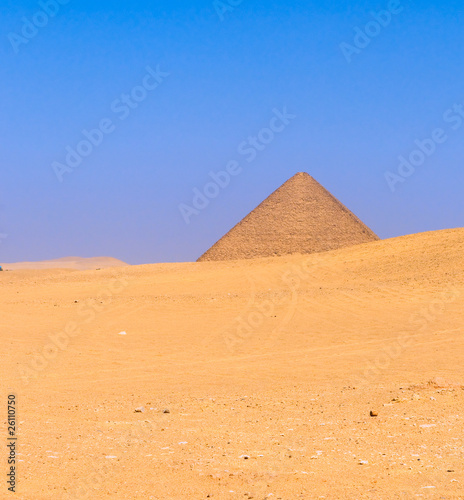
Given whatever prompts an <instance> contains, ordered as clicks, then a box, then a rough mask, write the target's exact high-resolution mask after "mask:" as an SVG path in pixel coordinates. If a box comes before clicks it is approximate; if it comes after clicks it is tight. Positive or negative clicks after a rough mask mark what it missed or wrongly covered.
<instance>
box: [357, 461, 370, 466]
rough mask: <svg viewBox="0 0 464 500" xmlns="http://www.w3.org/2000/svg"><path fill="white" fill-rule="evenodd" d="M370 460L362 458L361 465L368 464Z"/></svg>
mask: <svg viewBox="0 0 464 500" xmlns="http://www.w3.org/2000/svg"><path fill="white" fill-rule="evenodd" d="M368 463H369V462H368V461H367V460H360V461H359V465H367V464H368Z"/></svg>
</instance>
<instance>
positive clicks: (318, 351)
mask: <svg viewBox="0 0 464 500" xmlns="http://www.w3.org/2000/svg"><path fill="white" fill-rule="evenodd" d="M99 267H101V266H99ZM463 267H464V229H453V230H446V231H438V232H430V233H423V234H417V235H411V236H404V237H400V238H394V239H390V240H384V241H374V242H370V243H365V244H361V245H357V246H352V247H350V248H344V249H339V250H334V251H330V252H325V253H318V254H311V255H292V256H283V257H274V258H271V257H269V258H263V259H247V260H243V261H226V262H200V263H185V264H160V265H147V266H128V267H119V268H118V267H113V268H110V269H103V270H101V271H98V272H97V271H95V270H86V271H78V272H72V273H71V272H68V273H56V272H54V271H42V272H41V273H40V279H38V275H37V273H35V272H32V271H31V272H28V271H23V272H20V273H0V283H1V286H0V303H1V304H2V305H3V308H4V311H5V312H4V313H2V319H1V323H2V333H3V336H4V344H5V345H6V346H5V347H6V352H7V354H8V356H7V358H6V361H4V362H3V363H2V364H1V372H0V374H1V377H2V380H3V381H5V391H4V394H5V397H6V390H7V389H6V388H11V389H10V390H12V391H15V392H16V393H17V395H18V408H19V410H18V411H19V415H20V421H21V423H20V436H19V441H18V446H19V448H18V449H19V451H20V453H21V454H22V455H21V456H20V457H19V458H21V459H22V460H24V461H23V462H21V463H20V467H19V478H18V479H19V483H18V484H19V493H18V498H21V499H23V498H24V499H34V500H41V499H49V498H57V499H61V498H63V499H66V498H89V499H90V498H91V499H93V498H121V499H122V498H134V499H159V500H167V499H176V500H178V499H203V498H208V495H209V498H213V499H239V498H245V499H247V498H254V499H260V500H261V499H264V498H272V499H278V498H280V499H285V500H294V499H299V498H303V499H314V498H327V499H345V498H347V499H390V498H391V499H393V498H395V499H396V498H405V499H410V498H446V499H453V498H464V486H463V485H464V474H463V472H462V462H463V458H464V456H463V454H464V449H463V439H464V436H463V433H464V431H463V429H464V422H463V418H464V415H463V413H462V408H464V390H463V388H464V365H463V362H462V360H463V355H464V331H463V329H464V327H463V321H462V320H463V312H462V311H463V308H464V277H463ZM122 332H125V334H124V335H121V333H122ZM5 401H6V399H5ZM138 407H143V408H144V411H143V412H135V409H136V408H138ZM165 410H169V413H168V412H166V411H165ZM371 410H372V411H375V412H378V416H376V417H371V416H370V415H369V414H370V411H371ZM70 422H72V425H71V424H70ZM271 494H272V496H271Z"/></svg>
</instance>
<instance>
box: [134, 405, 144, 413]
mask: <svg viewBox="0 0 464 500" xmlns="http://www.w3.org/2000/svg"><path fill="white" fill-rule="evenodd" d="M144 411H145V408H144V407H143V406H139V407H138V408H136V409H135V410H134V413H143V412H144Z"/></svg>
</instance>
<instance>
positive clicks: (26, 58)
mask: <svg viewBox="0 0 464 500" xmlns="http://www.w3.org/2000/svg"><path fill="white" fill-rule="evenodd" d="M48 2H51V3H46V1H45V0H44V2H36V1H24V0H16V1H14V2H13V1H10V0H3V2H2V7H1V14H2V15H1V16H0V40H1V42H0V54H1V65H0V134H1V141H0V168H1V183H0V261H3V262H15V261H22V260H43V259H52V258H58V257H63V256H70V255H78V256H82V257H90V256H97V255H110V256H114V257H117V258H120V259H122V260H124V261H126V262H128V263H131V264H140V263H149V262H171V261H189V260H195V259H196V258H197V257H198V256H199V255H200V254H201V253H203V252H204V251H205V250H206V249H207V248H208V247H209V246H210V245H211V244H213V243H214V242H215V241H216V240H217V239H218V238H220V237H221V236H222V235H223V234H224V233H225V232H226V231H227V230H229V229H230V228H231V227H232V226H233V225H234V224H235V223H237V222H238V221H239V220H240V219H241V218H242V217H243V216H244V215H246V214H247V213H248V212H249V211H250V210H251V209H253V208H254V207H255V206H256V205H257V204H258V203H260V202H261V201H262V200H263V199H264V198H265V197H266V196H268V195H269V194H270V193H271V192H272V191H274V190H275V189H276V188H277V187H279V186H280V185H281V184H282V183H283V182H284V181H285V180H287V179H288V178H289V177H291V176H292V175H293V174H295V173H296V172H299V171H306V172H308V173H309V174H311V175H312V176H313V177H315V178H316V179H317V180H318V181H319V182H320V183H321V184H323V185H324V186H325V187H326V188H327V189H329V191H331V192H332V193H333V194H334V195H335V196H336V197H337V198H339V199H340V200H341V201H342V202H343V203H344V204H345V205H346V206H348V207H349V208H350V209H351V210H352V211H353V212H354V213H355V214H356V215H358V216H359V217H360V218H361V219H362V220H363V221H364V222H365V223H366V224H367V225H368V226H370V227H371V228H372V229H373V230H374V231H375V232H376V233H377V234H378V235H379V236H380V237H381V238H389V237H393V236H399V235H403V234H409V233H416V232H422V231H428V230H435V229H445V228H451V227H462V226H464V211H463V205H462V191H463V188H462V186H463V181H464V174H463V167H464V141H463V138H464V121H463V122H462V123H459V117H460V111H459V109H460V108H459V107H456V106H459V105H461V104H462V105H463V106H464V85H463V82H464V65H463V64H462V62H463V61H464V32H463V30H462V26H463V21H464V8H463V7H462V5H461V4H460V3H459V2H457V1H449V0H445V1H443V2H440V3H438V2H437V3H435V4H434V3H432V2H416V3H415V4H411V3H406V2H402V1H401V0H395V1H394V2H393V3H392V2H388V1H384V0H382V1H376V2H373V1H370V2H367V1H361V2H356V5H353V4H352V2H348V1H333V0H331V1H325V0H322V1H321V0H319V1H318V2H310V1H308V2H297V1H286V2H283V1H280V2H277V1H274V2H273V1H269V0H267V1H260V0H243V1H242V2H241V3H240V2H239V1H237V0H234V1H232V0H225V1H224V2H222V3H221V2H216V3H215V2H213V1H210V0H204V1H195V0H191V1H189V2H184V1H176V0H171V1H169V2H168V1H158V2H148V1H142V0H134V1H132V2H130V3H128V2H117V1H105V0H101V1H99V2H90V1H84V0H82V1H79V0H69V1H68V2H67V3H66V2H65V0H63V2H62V3H64V4H63V5H62V4H58V2H57V1H56V0H48ZM44 9H45V11H47V10H48V12H49V13H52V14H53V16H52V15H51V14H50V15H45V16H44V15H43V11H44ZM39 12H42V14H40V13H39ZM385 12H387V13H385ZM388 12H389V13H388ZM38 13H39V14H38ZM34 23H35V24H34ZM369 23H370V24H369ZM36 24H38V25H39V26H38V27H37V26H36ZM366 32H367V33H368V34H366ZM24 33H25V34H26V35H27V37H26V36H24ZM359 33H362V34H361V35H359ZM369 33H370V35H369ZM371 35H372V36H371ZM355 36H357V38H356V39H355ZM366 37H367V38H366ZM343 44H344V45H343ZM343 47H344V48H345V49H343ZM346 47H351V49H346ZM347 50H348V52H347ZM347 54H348V55H347ZM147 68H149V69H147ZM149 71H151V74H152V75H155V76H151V77H150V76H148V75H149ZM157 79H158V80H157ZM144 82H145V83H147V84H148V83H149V86H150V90H147V89H146V88H145V87H143V85H144ZM155 86H156V88H153V87H155ZM144 88H145V90H144ZM124 96H126V97H124ZM127 96H129V101H127V100H126V101H125V102H126V104H124V103H123V101H124V99H127ZM134 96H135V98H137V99H138V101H136V100H134V99H135V98H134ZM131 106H132V107H131ZM123 109H124V110H123ZM276 111H277V112H278V113H281V114H282V113H284V115H285V113H287V114H288V115H291V116H292V118H291V119H290V120H287V121H288V123H285V124H284V122H282V121H281V122H279V127H278V128H279V131H278V132H273V135H272V136H270V135H269V132H268V131H266V130H265V129H268V130H269V125H270V123H271V120H272V118H273V117H274V116H276V115H275V113H276ZM463 116H464V115H463ZM122 117H124V119H121V118H122ZM102 120H103V121H104V120H107V122H106V125H107V128H108V129H111V132H105V133H103V132H102V133H101V134H100V135H99V133H98V132H97V133H95V132H94V135H93V137H94V141H95V145H92V144H90V150H89V151H90V153H89V154H88V156H86V157H82V159H81V162H80V164H79V165H78V166H77V167H75V168H74V167H70V166H69V165H67V164H66V155H67V152H68V151H69V150H67V148H68V147H69V148H71V149H73V150H76V148H77V147H78V145H79V144H80V143H81V141H83V140H85V136H84V135H83V131H84V130H85V131H87V132H91V131H92V130H94V129H97V128H98V127H99V126H100V124H101V123H102ZM108 120H109V122H108ZM109 123H111V127H109V126H108V124H109ZM274 123H276V122H274ZM283 125H285V126H283ZM263 129H264V132H263ZM438 129H440V130H441V131H442V133H441V135H440V132H439V131H438V132H436V131H437V130H438ZM95 134H96V135H95ZM433 134H435V135H433ZM432 136H433V137H435V138H440V142H438V141H435V140H433V142H430V140H431V139H430V138H431V137H432ZM254 137H255V138H256V137H258V143H256V142H254V144H258V146H256V147H255V146H253V148H254V149H255V154H254V155H253V160H252V161H248V160H249V159H250V157H251V156H252V155H251V154H249V155H248V156H246V155H245V154H243V151H244V149H246V148H245V147H244V146H243V144H244V142H245V143H246V144H247V148H248V149H249V144H248V142H249V140H250V139H249V138H252V140H253V138H254ZM100 138H101V141H99V139H100ZM261 140H263V141H265V142H266V144H264V142H259V141H261ZM424 140H425V141H426V142H423V141H424ZM416 141H419V144H420V145H421V146H418V143H416ZM427 141H428V142H427ZM85 146H86V145H85V144H84V145H82V144H81V149H80V151H86V152H87V151H88V150H86V149H85ZM240 146H242V149H241V151H242V153H240V151H239V149H238V148H239V147H240ZM87 147H88V144H87ZM420 147H422V149H423V151H424V152H422V153H421V151H420V149H419V148H420ZM415 150H416V153H417V150H418V151H419V152H418V153H417V154H415V155H414V151H415ZM410 155H412V157H411V158H412V160H411V161H413V162H414V163H415V166H414V165H411V163H410V160H409V158H410ZM400 156H402V157H403V158H405V159H406V161H407V162H408V163H409V166H407V167H403V170H402V171H401V173H400V172H399V171H398V165H399V163H400V160H399V157H400ZM56 162H57V163H56ZM58 163H59V164H61V166H62V167H60V168H65V169H66V171H63V170H60V172H61V174H58V175H57V173H56V171H54V169H53V168H52V165H55V166H56V165H57V164H58ZM228 165H235V167H236V170H238V171H239V172H238V173H237V172H236V173H237V175H233V176H230V180H229V182H228V184H227V185H226V186H225V187H220V188H219V193H214V186H213V187H211V186H209V189H210V192H213V193H214V194H217V196H215V197H214V198H211V199H208V201H207V203H208V204H207V206H206V207H205V208H201V209H197V208H195V207H194V206H193V197H194V191H193V190H194V189H195V188H196V189H198V190H199V191H200V192H202V191H203V190H204V188H205V186H207V184H208V183H209V182H211V181H212V179H211V177H210V172H218V171H223V170H225V169H226V167H227V166H228ZM55 170H56V169H55ZM386 172H389V173H390V174H392V175H393V177H391V176H390V184H389V182H387V179H386V177H385V174H386ZM395 176H396V177H395ZM392 179H394V180H393V181H392ZM60 180H61V181H60ZM211 190H213V191H211ZM197 202H198V200H197ZM182 204H183V205H182ZM180 205H181V206H184V207H185V206H189V207H191V208H192V209H193V211H192V212H191V213H190V215H189V217H187V219H188V222H189V223H188V224H187V223H186V218H185V216H183V215H182V213H181V210H180V209H179V206H180ZM2 235H3V236H2ZM5 235H6V236H5Z"/></svg>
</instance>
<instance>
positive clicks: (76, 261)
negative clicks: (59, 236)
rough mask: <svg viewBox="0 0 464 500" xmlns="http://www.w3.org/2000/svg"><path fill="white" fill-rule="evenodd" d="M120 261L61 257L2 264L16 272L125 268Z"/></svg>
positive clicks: (101, 258) (110, 258) (103, 258)
mask: <svg viewBox="0 0 464 500" xmlns="http://www.w3.org/2000/svg"><path fill="white" fill-rule="evenodd" d="M127 265H128V264H126V263H125V262H123V261H122V260H118V259H115V258H113V257H87V258H85V257H62V258H61V259H54V260H43V261H39V262H16V263H13V264H2V267H3V269H4V270H11V271H16V270H18V269H33V270H38V269H78V270H81V271H83V270H86V269H98V268H100V269H104V268H106V267H120V266H127Z"/></svg>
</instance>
